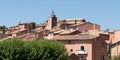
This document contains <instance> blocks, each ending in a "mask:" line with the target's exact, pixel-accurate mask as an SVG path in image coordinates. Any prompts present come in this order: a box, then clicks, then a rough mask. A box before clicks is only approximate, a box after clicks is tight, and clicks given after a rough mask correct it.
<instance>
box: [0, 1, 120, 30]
mask: <svg viewBox="0 0 120 60" xmlns="http://www.w3.org/2000/svg"><path fill="white" fill-rule="evenodd" d="M52 10H54V11H55V14H56V15H57V17H58V19H67V18H85V19H86V20H87V21H90V22H93V23H97V24H99V25H101V29H110V30H115V29H120V24H119V22H120V0H0V25H6V26H7V27H10V26H13V25H17V24H18V23H19V21H21V22H31V21H33V22H36V23H43V22H44V21H46V20H47V19H48V17H49V16H50V14H51V11H52Z"/></svg>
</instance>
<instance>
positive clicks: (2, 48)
mask: <svg viewBox="0 0 120 60" xmlns="http://www.w3.org/2000/svg"><path fill="white" fill-rule="evenodd" d="M67 55H68V54H67V52H66V48H65V47H64V45H62V44H60V43H58V42H56V41H48V40H38V41H23V40H21V39H8V40H5V41H0V60H68V58H67Z"/></svg>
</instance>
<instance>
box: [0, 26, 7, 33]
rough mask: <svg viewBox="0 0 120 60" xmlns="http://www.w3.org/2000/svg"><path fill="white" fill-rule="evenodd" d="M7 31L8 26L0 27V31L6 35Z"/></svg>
mask: <svg viewBox="0 0 120 60" xmlns="http://www.w3.org/2000/svg"><path fill="white" fill-rule="evenodd" d="M5 29H6V26H5V25H4V26H0V30H1V31H2V32H3V33H5Z"/></svg>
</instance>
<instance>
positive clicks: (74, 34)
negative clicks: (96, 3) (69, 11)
mask: <svg viewBox="0 0 120 60" xmlns="http://www.w3.org/2000/svg"><path fill="white" fill-rule="evenodd" d="M119 36H120V30H116V31H113V32H109V30H105V31H101V29H100V25H98V24H95V23H92V22H88V21H87V20H86V19H84V18H78V19H62V20H58V19H57V16H56V15H55V13H54V12H52V14H51V15H50V17H49V18H48V20H46V22H44V23H42V24H35V23H34V22H27V23H21V22H19V24H18V25H15V26H11V27H9V28H5V30H4V32H3V30H1V31H0V39H1V41H3V40H6V39H9V38H21V39H24V40H35V39H36V40H39V39H48V40H57V41H59V42H61V43H63V44H64V45H65V47H66V48H67V51H68V52H69V58H70V59H71V60H108V59H109V57H110V56H118V55H119V53H120V50H119V49H120V37H119ZM109 44H111V51H110V52H108V50H107V49H108V45H109Z"/></svg>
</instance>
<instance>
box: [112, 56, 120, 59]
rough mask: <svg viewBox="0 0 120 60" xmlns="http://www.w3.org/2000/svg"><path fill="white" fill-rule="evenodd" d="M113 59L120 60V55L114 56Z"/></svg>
mask: <svg viewBox="0 0 120 60" xmlns="http://www.w3.org/2000/svg"><path fill="white" fill-rule="evenodd" d="M111 60H120V55H118V56H115V57H113V58H112V59H111Z"/></svg>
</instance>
